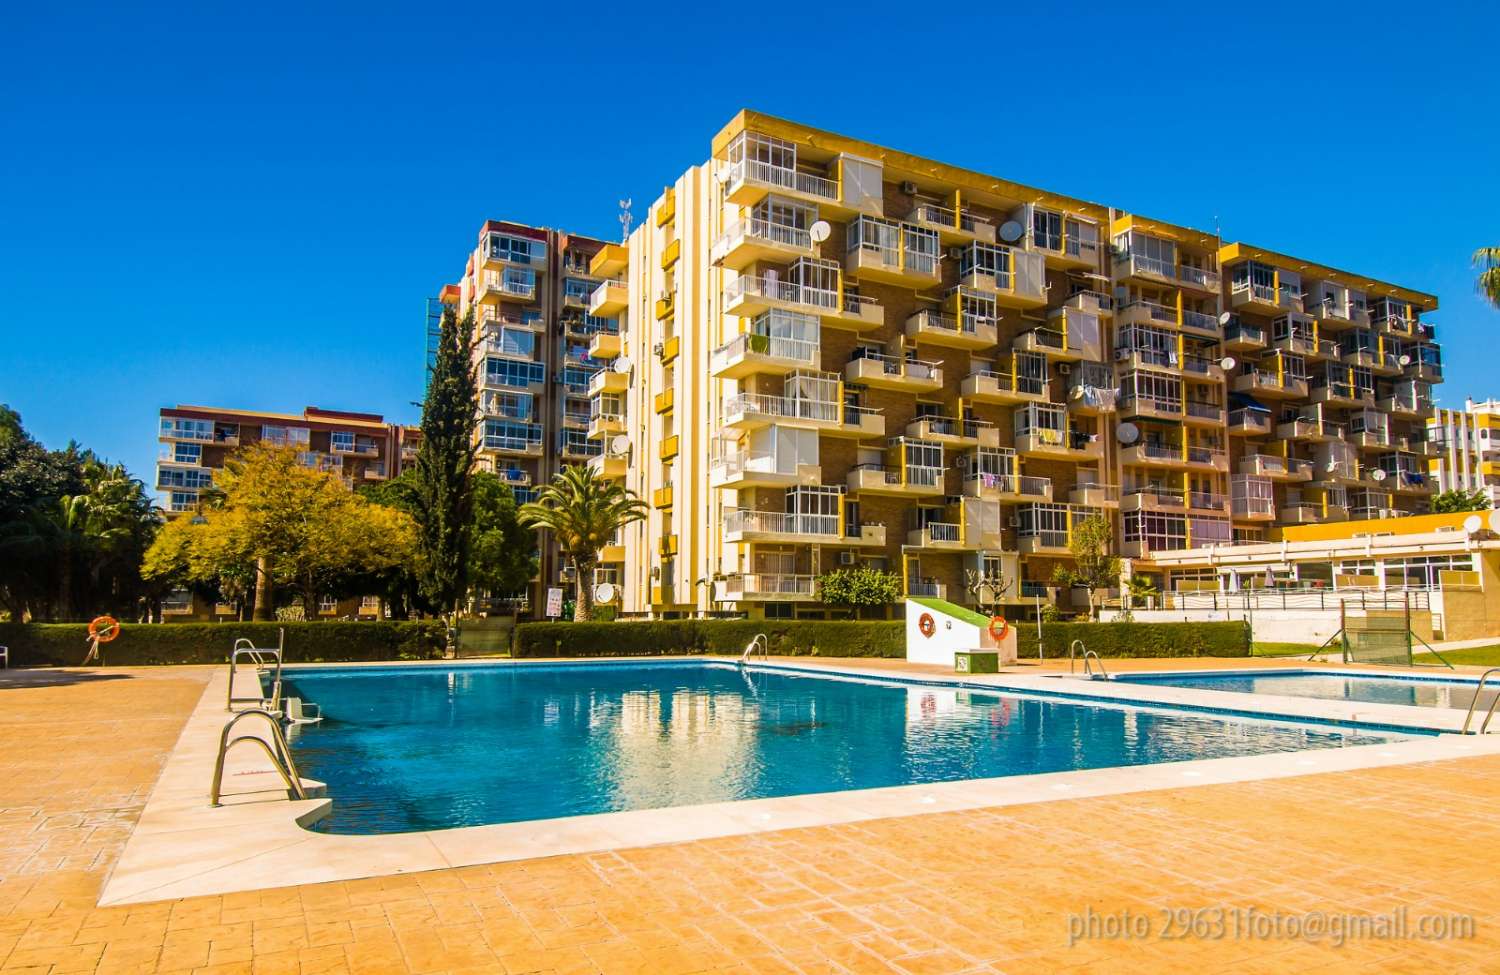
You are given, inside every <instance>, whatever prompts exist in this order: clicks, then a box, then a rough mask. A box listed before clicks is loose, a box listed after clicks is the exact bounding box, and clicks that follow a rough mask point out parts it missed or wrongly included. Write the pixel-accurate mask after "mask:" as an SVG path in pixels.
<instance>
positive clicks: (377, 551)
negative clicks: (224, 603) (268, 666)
mask: <svg viewBox="0 0 1500 975" xmlns="http://www.w3.org/2000/svg"><path fill="white" fill-rule="evenodd" d="M415 559H416V526H415V524H414V523H413V521H412V519H411V517H410V516H409V515H407V514H405V513H404V512H401V511H397V510H396V509H394V508H387V507H383V506H381V505H376V504H371V503H369V502H368V501H366V500H365V499H364V498H362V497H360V496H359V495H357V494H355V493H354V492H353V491H352V490H350V489H349V487H348V485H346V484H345V483H344V482H343V480H342V479H341V478H339V477H338V476H336V475H334V474H332V473H329V472H326V471H318V470H314V469H312V468H309V467H307V466H306V465H305V464H303V463H302V461H301V457H300V455H299V454H298V452H297V451H295V450H292V449H289V448H279V447H271V446H264V445H255V446H253V447H250V448H248V449H246V450H244V451H242V452H241V453H240V454H239V455H237V456H236V457H234V458H233V459H231V460H230V461H229V463H228V464H227V465H226V466H225V470H224V472H223V474H222V475H220V477H219V481H218V484H216V485H215V492H214V497H213V499H212V501H211V502H210V503H209V505H208V506H207V507H206V508H205V509H204V510H203V511H202V512H201V513H200V514H199V515H196V516H194V517H193V518H184V519H178V520H177V521H174V522H173V523H171V524H170V525H168V526H167V527H166V528H165V529H164V530H163V531H162V532H161V533H160V535H159V536H158V538H157V539H156V541H155V542H154V543H153V544H152V546H151V549H150V550H149V551H148V552H147V554H146V560H145V566H144V572H145V574H146V575H147V577H148V578H162V577H168V576H171V577H176V578H179V579H181V580H183V581H185V582H188V583H190V584H195V585H198V586H200V587H213V588H216V589H217V591H218V592H220V593H221V594H222V595H225V596H227V597H231V598H232V597H233V595H235V594H239V593H244V592H246V591H248V589H249V588H250V586H251V585H252V584H253V587H254V590H255V600H256V605H255V615H256V618H257V619H268V618H270V615H271V609H272V605H273V602H274V589H275V587H279V586H289V587H291V588H292V589H294V590H296V591H297V592H299V593H300V594H301V595H302V600H303V606H304V607H308V608H311V607H312V606H315V605H316V602H317V599H318V597H319V596H320V595H325V594H326V595H347V594H350V593H349V592H348V590H349V589H350V588H351V586H353V585H355V584H356V583H357V582H359V581H361V580H366V579H368V578H369V577H371V576H373V575H378V574H380V573H382V572H387V571H391V570H393V569H396V568H398V567H401V566H409V565H411V564H412V563H413V561H414V560H415ZM252 580H253V582H252Z"/></svg>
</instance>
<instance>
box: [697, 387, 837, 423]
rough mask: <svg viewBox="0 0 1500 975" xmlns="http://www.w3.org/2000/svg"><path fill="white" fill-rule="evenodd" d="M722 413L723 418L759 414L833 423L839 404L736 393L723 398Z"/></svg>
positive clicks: (762, 394) (798, 398) (789, 397)
mask: <svg viewBox="0 0 1500 975" xmlns="http://www.w3.org/2000/svg"><path fill="white" fill-rule="evenodd" d="M723 413H724V415H725V416H734V415H737V414H744V413H759V414H762V415H765V416H784V417H792V418H797V419H803V420H820V421H826V422H829V423H834V422H837V421H838V418H839V404H838V403H835V402H832V401H829V400H812V399H802V398H800V397H795V396H768V395H766V394H764V393H738V394H736V395H734V396H729V397H726V398H725V400H724V404H723Z"/></svg>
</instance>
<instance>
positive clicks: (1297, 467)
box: [1239, 454, 1313, 484]
mask: <svg viewBox="0 0 1500 975" xmlns="http://www.w3.org/2000/svg"><path fill="white" fill-rule="evenodd" d="M1239 473H1241V474H1250V475H1253V476H1255V477H1268V478H1270V479H1271V480H1273V481H1279V482H1281V483H1284V484H1289V483H1294V482H1301V481H1311V480H1312V475H1313V465H1312V461H1310V460H1302V459H1300V458H1297V457H1277V456H1276V455H1275V454H1249V455H1247V456H1245V457H1241V458H1240V469H1239Z"/></svg>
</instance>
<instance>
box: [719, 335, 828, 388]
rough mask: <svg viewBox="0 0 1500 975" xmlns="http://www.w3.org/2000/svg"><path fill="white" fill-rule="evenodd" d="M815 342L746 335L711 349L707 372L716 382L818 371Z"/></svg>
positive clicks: (816, 345)
mask: <svg viewBox="0 0 1500 975" xmlns="http://www.w3.org/2000/svg"><path fill="white" fill-rule="evenodd" d="M818 364H819V355H818V343H817V342H815V341H811V340H808V339H794V338H785V337H782V336H772V335H762V334H760V333H757V332H746V333H743V334H741V335H736V336H735V337H734V338H732V339H730V340H729V341H728V342H726V343H724V344H723V345H721V346H719V347H718V348H717V349H715V350H714V352H713V355H712V356H711V357H710V358H709V364H708V367H709V372H710V373H712V374H713V375H714V376H715V377H716V378H718V379H740V378H743V377H745V376H750V375H754V374H756V373H764V374H769V375H785V374H787V373H789V372H796V371H797V370H799V369H817V368H818Z"/></svg>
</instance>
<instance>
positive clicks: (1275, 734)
mask: <svg viewBox="0 0 1500 975" xmlns="http://www.w3.org/2000/svg"><path fill="white" fill-rule="evenodd" d="M287 677H288V681H287V683H288V685H289V687H288V689H287V691H286V693H287V695H288V696H295V697H301V698H303V699H305V700H310V701H313V702H316V703H317V704H318V705H320V706H321V707H322V709H323V713H324V715H325V716H326V717H325V719H324V721H323V722H322V723H321V724H318V725H307V726H302V727H300V728H298V729H296V731H297V733H296V735H295V736H294V739H293V742H292V748H293V751H294V752H295V755H296V759H297V763H298V765H299V766H301V770H302V773H303V774H304V775H306V776H308V777H310V778H314V779H320V780H322V781H323V782H325V783H327V786H328V795H329V796H330V797H332V799H333V810H332V812H331V814H330V815H329V816H328V817H327V818H325V819H324V820H322V821H321V822H319V823H318V824H317V825H316V826H315V827H314V828H315V829H318V830H321V831H325V832H331V833H396V832H407V831H412V830H428V829H445V828H449V827H456V826H476V825H481V824H487V823H506V822H521V821H526V820H533V819H546V818H552V817H558V816H576V815H582V814H587V813H602V812H616V811H622V810H630V809H649V808H664V807H671V806H684V805H693V804H697V803H707V802H719V801H725V800H735V799H748V798H764V797H772V796H790V795H804V794H809V793H820V792H835V791H842V790H848V789H866V788H875V787H880V786H893V785H908V784H915V783H927V782H946V781H955V780H962V779H974V778H989V777H996V776H1010V775H1025V774H1029V773H1036V772H1056V771H1065V770H1072V769H1087V768H1102V767H1109V766H1122V765H1141V764H1149V763H1155V762H1171V761H1181V760H1186V759H1199V758H1221V757H1230V756H1239V755H1257V754H1265V753H1269V752H1288V751H1300V750H1303V749H1314V748H1338V747H1343V746H1346V745H1354V744H1371V743H1375V742H1379V741H1388V740H1391V739H1392V738H1395V737H1400V736H1399V735H1397V734H1394V733H1392V734H1386V733H1383V732H1380V733H1371V732H1368V731H1363V730H1354V729H1340V728H1338V727H1336V726H1333V725H1318V724H1289V723H1278V722H1272V721H1261V720H1254V721H1252V720H1243V719H1238V718H1235V717H1233V716H1230V715H1222V714H1215V713H1212V712H1203V713H1194V712H1191V711H1173V710H1166V709H1159V708H1155V709H1147V708H1141V707H1130V706H1120V705H1118V704H1112V703H1106V702H1100V703H1097V704H1095V703H1086V702H1084V701H1081V700H1079V699H1076V698H1075V699H1068V698H1067V697H1066V696H1062V695H1049V696H1034V695H1026V694H1021V693H1011V692H1004V693H1000V692H995V691H989V690H985V691H977V690H965V689H955V688H952V687H943V686H937V685H923V684H906V683H897V682H893V681H874V680H851V679H837V678H833V677H830V676H823V675H818V676H814V675H811V674H808V673H797V672H791V671H783V670H769V669H761V668H751V669H749V670H742V669H741V668H739V667H738V666H736V665H734V664H729V663H722V662H706V661H705V662H676V661H670V662H625V663H589V664H501V665H494V664H490V665H455V666H442V667H431V666H424V667H404V668H371V667H361V668H344V669H318V670H299V671H296V672H289V673H288V674H287Z"/></svg>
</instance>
